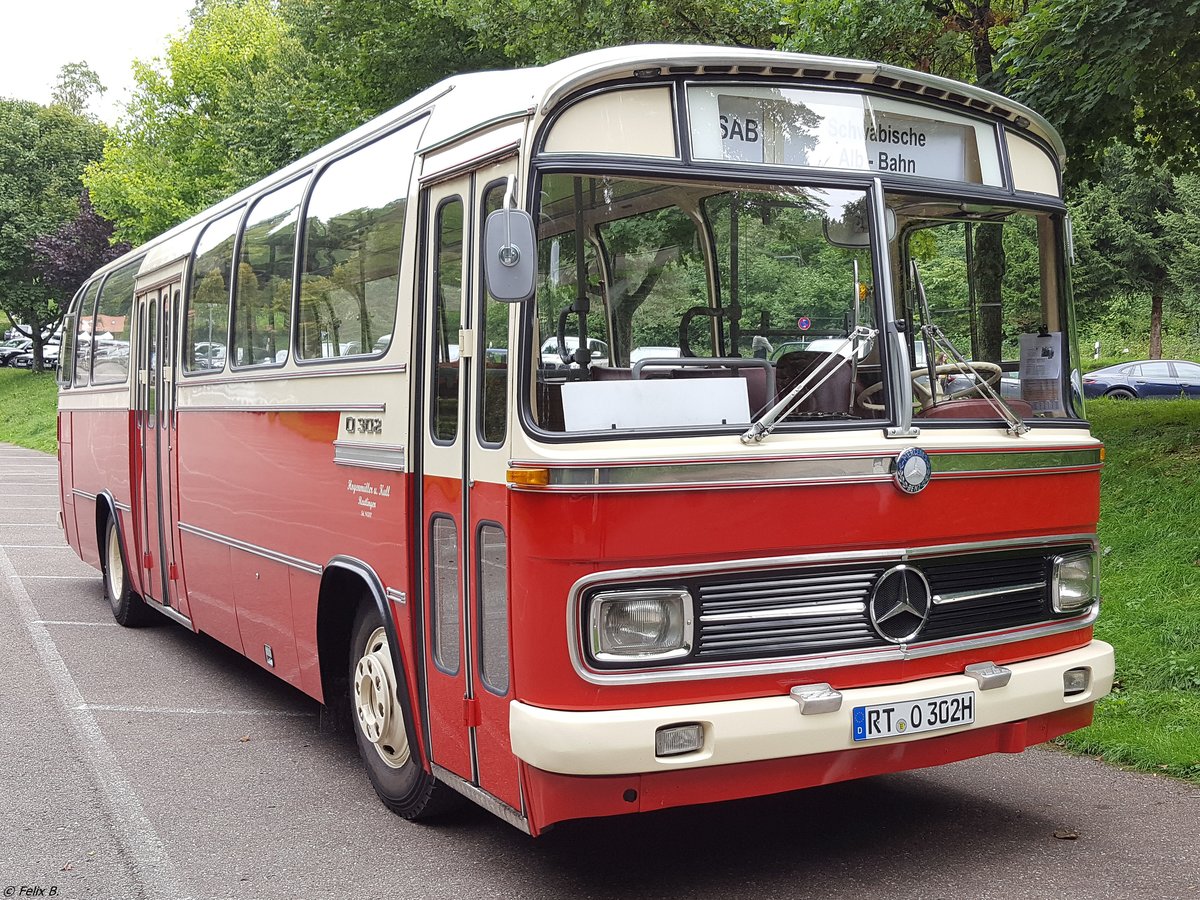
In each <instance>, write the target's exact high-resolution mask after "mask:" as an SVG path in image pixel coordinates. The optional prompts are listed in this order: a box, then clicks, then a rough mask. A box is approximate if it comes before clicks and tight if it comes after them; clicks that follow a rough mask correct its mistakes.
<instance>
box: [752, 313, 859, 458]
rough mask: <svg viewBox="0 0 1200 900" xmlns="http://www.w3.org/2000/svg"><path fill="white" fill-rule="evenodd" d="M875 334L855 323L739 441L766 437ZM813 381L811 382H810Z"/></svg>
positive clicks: (856, 354)
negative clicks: (843, 338)
mask: <svg viewBox="0 0 1200 900" xmlns="http://www.w3.org/2000/svg"><path fill="white" fill-rule="evenodd" d="M877 334H879V332H878V331H876V330H875V329H873V328H867V327H866V326H865V325H859V326H858V327H857V328H855V329H854V330H853V331H852V332H850V334H849V335H848V336H847V337H846V339H845V340H844V341H842V342H841V343H840V344H838V346H837V347H835V348H834V349H833V350H832V351H831V352H830V354H829V356H827V357H826V358H825V359H822V360H821V361H820V362H819V363H817V364H816V365H815V366H813V368H812V371H810V372H809V373H808V375H806V376H805V377H804V378H803V379H801V380H800V383H799V384H797V385H796V386H795V387H794V388H792V389H791V390H790V391H788V393H787V396H786V397H784V398H783V399H782V400H780V401H779V402H778V403H776V404H775V405H774V406H772V407H771V408H770V409H768V410H767V411H766V412H764V413H763V414H762V415H761V416H760V417H759V418H758V419H757V420H756V421H755V422H753V423H752V424H751V425H750V427H749V428H748V429H747V430H746V433H745V434H743V435H742V436H741V438H740V440H741V442H742V443H743V444H757V443H758V442H759V441H761V440H763V439H764V438H766V437H767V435H769V434H770V433H771V432H772V431H774V430H775V426H776V425H778V424H779V423H780V422H781V421H783V420H784V419H786V418H787V417H788V415H789V414H790V413H791V412H792V410H794V409H795V408H796V407H797V406H799V405H800V404H801V403H803V402H804V401H805V400H807V399H808V398H809V397H811V396H812V395H813V394H814V393H815V392H816V390H817V389H818V388H819V387H820V386H821V385H823V384H824V383H825V382H826V381H828V380H829V379H830V378H832V377H833V375H834V373H835V372H837V371H838V370H839V369H840V368H841V367H842V366H845V365H848V364H849V363H850V361H851V360H853V359H857V358H858V355H859V347H862V346H867V347H869V346H870V343H869V342H870V341H873V340H874V339H875V336H876V335H877ZM846 349H849V350H850V355H849V356H843V355H842V351H843V350H846ZM814 382H815V383H814Z"/></svg>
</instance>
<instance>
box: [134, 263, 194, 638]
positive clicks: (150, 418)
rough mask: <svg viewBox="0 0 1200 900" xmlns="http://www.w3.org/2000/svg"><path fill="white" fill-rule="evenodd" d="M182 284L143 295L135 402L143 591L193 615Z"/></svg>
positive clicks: (140, 294)
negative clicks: (178, 376) (177, 389)
mask: <svg viewBox="0 0 1200 900" xmlns="http://www.w3.org/2000/svg"><path fill="white" fill-rule="evenodd" d="M179 298H180V280H179V275H178V274H175V275H174V276H173V278H172V279H171V280H168V281H166V282H165V283H160V284H158V285H156V286H154V287H152V288H150V289H149V290H141V291H139V292H138V294H137V300H136V303H135V305H134V310H135V312H136V315H137V338H136V342H135V346H136V348H137V349H136V351H134V352H136V354H137V357H136V366H137V369H136V371H137V382H136V388H135V396H134V437H135V443H136V447H135V459H136V461H137V474H136V486H137V489H138V495H137V498H136V503H137V513H136V516H135V521H136V522H137V546H138V548H139V552H140V556H141V560H140V561H141V569H142V579H141V582H142V590H143V593H144V594H145V595H146V596H147V597H148V598H149V599H151V600H154V601H155V602H157V603H160V604H162V605H163V606H164V607H168V608H172V609H177V610H178V611H179V612H181V613H182V614H183V615H184V616H187V615H188V611H187V602H186V599H185V598H184V597H183V596H182V595H181V592H180V591H179V590H178V588H177V585H176V582H175V578H176V574H177V573H176V565H175V560H176V547H175V541H174V533H175V520H176V509H175V506H176V505H175V502H174V490H173V484H174V478H173V474H174V471H175V470H174V444H175V441H174V411H175V402H174V383H175V377H174V375H175V371H174V361H175V330H176V329H175V324H176V319H175V314H176V310H177V308H178V306H179Z"/></svg>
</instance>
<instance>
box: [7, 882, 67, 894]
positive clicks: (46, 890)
mask: <svg viewBox="0 0 1200 900" xmlns="http://www.w3.org/2000/svg"><path fill="white" fill-rule="evenodd" d="M4 896H5V897H57V896H58V885H57V884H52V885H49V886H48V887H47V886H45V885H41V884H10V885H8V886H7V887H5V888H4Z"/></svg>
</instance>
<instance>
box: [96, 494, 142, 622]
mask: <svg viewBox="0 0 1200 900" xmlns="http://www.w3.org/2000/svg"><path fill="white" fill-rule="evenodd" d="M100 568H101V572H102V573H103V580H104V596H105V597H107V598H108V605H109V606H111V607H112V614H113V618H114V619H116V620H117V622H118V623H119V624H121V625H124V626H125V627H126V628H137V627H138V626H140V625H145V624H146V623H147V622H149V621H150V608H149V607H148V606H146V602H145V601H144V600H143V599H142V598H141V597H139V596H138V595H137V593H136V592H135V591H134V590H133V588H132V587H130V585H129V570H128V568H127V567H126V566H125V554H124V553H123V552H121V535H120V532H119V531H117V522H116V520H115V519H114V518H113V517H112V516H109V517H108V518H107V519H106V520H105V524H104V545H103V546H102V547H101V548H100Z"/></svg>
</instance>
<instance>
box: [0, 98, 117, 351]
mask: <svg viewBox="0 0 1200 900" xmlns="http://www.w3.org/2000/svg"><path fill="white" fill-rule="evenodd" d="M103 140H104V127H103V126H102V125H100V124H99V123H97V122H93V121H91V120H90V119H87V118H84V117H81V116H77V115H75V114H73V113H71V112H70V111H68V110H67V109H65V108H64V107H62V106H50V107H43V106H39V105H38V104H36V103H28V102H26V101H21V100H0V309H3V310H4V311H5V312H6V313H8V315H9V317H10V318H11V319H12V320H13V321H14V322H20V323H21V324H20V325H19V326H18V328H19V330H20V331H21V332H22V333H23V334H25V335H26V336H27V337H29V338H31V339H32V340H33V353H34V366H35V370H36V369H37V368H40V366H41V360H42V341H43V338H42V335H43V332H45V331H47V330H48V329H52V328H53V327H54V326H55V325H56V324H57V322H58V320H59V319H60V318H61V317H62V314H63V310H64V306H65V301H66V300H68V299H69V297H70V292H71V291H73V290H74V289H73V288H69V289H67V290H66V291H60V290H55V289H53V288H51V286H50V285H48V284H46V283H44V282H43V281H42V279H41V277H40V276H39V274H38V271H37V269H36V268H35V265H34V254H33V250H32V243H33V241H34V239H35V238H36V237H38V236H39V235H44V234H48V233H50V232H52V231H54V230H55V229H57V228H58V227H59V226H60V225H61V224H62V223H64V222H66V221H68V220H70V219H72V218H73V217H75V216H76V215H78V214H79V201H78V197H79V192H80V189H81V187H82V185H81V183H80V174H81V173H82V172H83V169H84V167H85V166H86V165H87V163H88V161H89V160H93V159H96V158H98V157H99V155H100V148H101V146H102V143H103Z"/></svg>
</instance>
